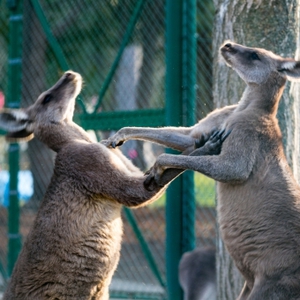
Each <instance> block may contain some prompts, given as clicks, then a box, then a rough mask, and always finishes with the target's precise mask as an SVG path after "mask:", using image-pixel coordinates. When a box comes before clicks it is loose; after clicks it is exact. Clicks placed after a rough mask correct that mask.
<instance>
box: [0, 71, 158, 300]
mask: <svg viewBox="0 0 300 300" xmlns="http://www.w3.org/2000/svg"><path fill="white" fill-rule="evenodd" d="M80 89H81V77H80V75H79V74H76V73H74V72H71V71H69V72H66V73H65V74H64V75H63V76H62V78H61V79H60V80H59V81H58V82H57V83H56V84H55V85H54V86H53V87H52V88H51V89H49V90H48V91H46V92H44V93H43V94H42V95H41V96H40V97H39V99H38V100H37V101H36V103H35V104H33V105H32V106H31V107H29V108H27V109H23V110H4V111H2V112H1V113H0V126H1V127H2V128H5V129H6V130H8V131H9V132H10V133H9V138H10V139H17V138H18V137H21V138H24V136H30V135H32V132H34V134H35V136H36V137H37V138H39V139H40V140H41V141H43V142H44V143H45V144H47V145H48V146H49V147H50V148H51V149H53V150H54V151H56V152H57V156H56V162H55V168H54V174H53V177H52V179H51V183H50V185H49V187H48V190H47V192H46V195H45V197H44V199H43V201H42V203H41V207H40V209H39V211H38V214H37V217H36V220H35V223H34V225H33V228H32V230H31V232H30V234H29V235H28V237H27V239H26V241H25V243H24V246H23V248H22V251H21V253H20V255H19V258H18V261H17V263H16V266H15V268H14V271H13V274H12V277H11V280H10V283H9V285H8V288H7V291H6V293H5V295H4V300H8V299H12V300H25V299H27V300H43V299H53V300H54V299H60V300H67V299H94V300H96V299H98V300H99V299H101V300H104V299H108V297H109V296H108V286H109V284H110V281H111V277H112V275H113V273H114V271H115V269H116V266H117V264H118V261H119V255H120V254H119V253H120V245H121V239H122V220H121V215H120V212H121V208H122V205H126V206H128V207H140V206H142V205H146V204H148V203H150V202H151V201H154V200H155V199H157V198H158V197H159V196H160V195H161V194H162V192H163V191H164V188H161V187H157V188H156V189H155V190H153V191H148V190H146V189H145V188H144V185H143V182H144V175H143V174H142V172H141V171H140V170H139V169H137V168H136V167H135V166H133V165H132V163H131V162H130V161H129V160H127V159H126V158H125V157H124V156H123V155H122V154H121V152H120V151H119V150H111V149H107V148H106V147H105V146H104V145H101V144H99V143H93V142H92V141H91V140H90V138H89V136H88V134H87V133H86V132H85V131H84V130H83V129H82V128H80V127H79V126H77V125H76V124H75V123H73V121H72V116H73V111H74V104H75V98H76V96H77V94H78V93H79V91H80ZM46 97H48V100H49V101H46V100H47V98H46ZM45 99H46V100H45Z"/></svg>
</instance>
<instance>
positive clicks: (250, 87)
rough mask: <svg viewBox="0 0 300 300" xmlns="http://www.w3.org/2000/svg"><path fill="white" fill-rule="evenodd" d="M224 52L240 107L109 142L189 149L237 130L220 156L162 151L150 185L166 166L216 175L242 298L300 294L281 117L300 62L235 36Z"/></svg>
mask: <svg viewBox="0 0 300 300" xmlns="http://www.w3.org/2000/svg"><path fill="white" fill-rule="evenodd" d="M220 51H221V54H222V56H223V57H224V59H225V61H226V63H227V64H228V65H229V66H230V67H232V68H233V69H234V70H235V71H236V72H237V73H238V74H239V75H240V77H241V78H242V79H243V80H244V81H245V82H246V84H247V86H246V89H245V91H244V94H243V96H242V99H241V100H240V102H239V104H238V105H233V106H228V107H225V108H223V109H219V110H216V111H214V112H212V113H211V114H209V115H208V116H207V117H206V118H205V119H203V120H202V121H200V122H199V123H198V124H196V125H195V126H193V127H191V128H161V129H151V128H146V129H143V128H140V129H139V128H132V129H130V128H125V129H122V130H121V131H120V132H119V133H117V134H116V135H115V136H114V137H112V138H110V140H109V141H106V142H105V143H106V145H111V146H114V145H118V144H122V142H123V141H125V140H127V139H135V138H137V139H143V140H150V141H153V142H157V143H161V144H163V145H166V146H168V147H173V148H176V149H178V150H181V151H183V150H186V149H187V148H189V147H192V145H193V143H194V142H195V140H196V139H199V138H200V137H201V136H202V135H203V134H206V133H207V132H209V130H211V128H217V129H227V130H229V129H231V130H232V132H231V134H230V135H229V137H228V138H227V140H226V141H225V142H224V144H223V146H222V151H221V153H220V155H218V156H199V157H196V156H193V157H191V156H187V155H181V156H178V155H169V154H163V155H161V156H159V157H158V159H157V161H156V163H155V165H154V167H153V168H152V169H151V171H150V174H149V176H148V178H147V180H146V182H145V184H146V186H150V187H152V184H153V182H154V183H159V181H160V180H161V178H162V174H163V173H164V171H165V170H166V169H168V168H180V169H192V170H195V171H198V172H201V173H203V174H206V175H208V176H210V177H211V178H213V179H215V180H217V189H218V195H219V201H218V215H219V224H220V229H221V233H222V237H223V240H224V242H225V245H226V247H227V249H228V251H229V253H230V254H231V256H232V257H233V259H234V261H235V264H236V265H237V267H238V269H239V270H240V272H241V273H242V275H243V276H244V278H245V280H246V283H245V287H244V289H243V290H242V292H241V294H240V296H239V298H238V299H239V300H245V299H248V300H261V299H272V300H295V299H300V188H299V186H298V184H297V183H296V180H295V179H294V177H293V174H292V171H291V169H290V167H289V166H288V163H287V160H286V157H285V155H284V151H283V146H282V137H281V132H280V129H279V126H278V120H277V118H276V113H277V109H278V103H279V101H280V98H281V95H282V92H283V89H284V86H285V82H286V79H287V78H288V79H292V78H299V77H300V62H299V61H295V60H293V59H292V58H287V59H285V58H283V57H280V56H278V55H275V54H273V53H272V52H270V51H266V50H264V49H258V48H248V47H245V46H242V45H238V44H235V43H233V42H226V43H225V44H224V45H223V46H222V47H221V49H220ZM181 141H183V143H181Z"/></svg>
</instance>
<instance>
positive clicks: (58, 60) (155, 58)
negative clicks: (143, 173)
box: [0, 0, 215, 299]
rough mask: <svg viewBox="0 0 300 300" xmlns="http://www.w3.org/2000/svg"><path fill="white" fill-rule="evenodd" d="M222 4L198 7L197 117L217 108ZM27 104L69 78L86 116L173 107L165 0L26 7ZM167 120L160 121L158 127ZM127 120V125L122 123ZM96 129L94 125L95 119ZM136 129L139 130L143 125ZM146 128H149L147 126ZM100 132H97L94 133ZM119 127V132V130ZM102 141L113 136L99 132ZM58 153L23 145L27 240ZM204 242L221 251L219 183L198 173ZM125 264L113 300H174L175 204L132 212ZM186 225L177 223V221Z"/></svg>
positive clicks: (4, 15)
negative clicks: (169, 222)
mask: <svg viewBox="0 0 300 300" xmlns="http://www.w3.org/2000/svg"><path fill="white" fill-rule="evenodd" d="M9 2H10V1H7V2H6V1H0V70H1V72H0V107H3V106H4V101H5V93H6V91H7V84H8V82H7V65H8V64H7V62H8V40H9V20H10V19H9V9H8V6H7V4H8V3H9ZM213 15H214V8H213V2H212V0H198V1H197V34H198V37H197V90H196V93H197V96H196V114H197V116H196V117H197V119H201V118H203V117H204V116H205V115H206V114H207V113H208V112H209V111H211V110H212V109H213V103H212V63H211V60H212V56H211V53H212V49H211V47H212V43H211V36H212V26H213ZM22 21H23V40H22V97H21V99H20V106H21V107H26V106H28V105H30V104H31V103H33V102H34V101H35V100H36V99H37V97H38V96H39V94H40V93H41V92H42V91H44V90H46V89H48V88H49V87H50V86H51V85H52V84H53V83H55V82H56V80H57V79H58V78H59V76H60V75H61V73H62V71H63V70H66V69H72V70H74V71H76V72H79V73H80V74H82V76H83V78H84V82H85V84H84V88H83V91H82V93H81V95H80V98H79V99H78V101H77V106H76V113H77V115H80V114H81V115H82V114H86V113H92V112H94V113H106V112H107V113H110V112H112V113H115V112H118V111H120V112H122V111H135V110H138V109H149V110H151V109H153V110H157V112H159V111H161V110H162V109H163V108H164V105H165V73H166V72H165V59H166V57H165V0H155V1H137V0H102V1H91V0H87V1H79V0H76V1H70V0H66V1H58V0H52V1H46V0H39V1H38V0H24V1H23V15H22ZM158 118H159V116H158V115H156V113H154V118H153V124H156V119H158ZM121 119H122V114H120V120H118V121H120V122H121V121H122V120H121ZM87 122H89V120H87ZM130 125H131V126H134V125H136V124H135V123H134V119H133V123H132V124H130ZM139 126H140V125H139ZM88 127H89V128H91V129H93V125H91V126H88ZM116 127H117V126H116ZM90 132H91V134H92V135H93V136H94V137H95V139H98V140H99V139H102V138H105V137H107V136H108V135H110V134H111V133H112V131H111V130H110V128H105V129H103V130H90ZM0 139H1V141H0V162H1V170H0V204H1V205H0V236H1V239H0V290H4V288H5V284H6V280H7V278H8V272H7V260H8V257H9V253H8V247H7V244H8V243H7V241H8V235H7V222H8V221H7V218H8V216H7V207H8V193H7V189H8V183H7V182H8V180H9V179H8V170H9V164H8V158H7V149H8V145H7V143H6V142H5V140H4V137H3V136H1V137H0ZM122 148H123V151H124V153H125V155H127V156H128V157H129V158H131V159H132V160H133V161H134V163H135V164H136V165H138V166H139V167H140V168H142V169H144V170H146V169H147V168H149V167H150V166H151V165H152V164H153V162H154V161H155V158H156V157H157V156H158V155H159V154H160V153H163V152H164V149H163V148H162V147H160V146H157V145H152V144H150V143H141V142H136V141H132V142H128V143H126V144H125V145H124V146H123V147H122ZM54 158H55V155H54V152H52V151H50V150H49V149H47V148H46V147H45V146H44V145H43V144H42V143H40V142H39V141H38V140H35V139H34V140H32V141H30V142H28V143H22V144H21V145H20V163H19V165H20V171H19V186H18V192H19V198H20V206H21V215H20V233H21V236H22V240H24V239H25V238H26V235H27V234H28V232H29V230H30V228H31V226H32V222H33V220H34V218H35V214H36V211H37V209H38V206H39V204H40V202H41V200H42V198H43V195H44V193H45V190H46V188H47V185H48V183H49V181H50V178H51V175H52V171H53V163H54ZM194 178H195V195H196V224H195V231H196V244H197V246H207V245H214V243H215V241H214V238H215V209H214V203H215V192H214V182H213V181H212V180H210V179H208V178H206V177H204V176H202V175H200V174H195V175H194ZM123 220H124V237H123V244H122V252H121V260H120V263H119V266H118V269H117V271H116V273H115V275H114V278H113V282H112V285H111V297H112V298H126V299H165V298H166V290H165V276H166V269H165V255H166V253H165V239H166V237H165V196H163V197H162V198H161V199H160V200H158V201H157V202H155V203H153V204H152V205H150V206H148V207H145V208H141V209H138V210H134V211H131V210H124V213H123ZM174 222H176V220H174Z"/></svg>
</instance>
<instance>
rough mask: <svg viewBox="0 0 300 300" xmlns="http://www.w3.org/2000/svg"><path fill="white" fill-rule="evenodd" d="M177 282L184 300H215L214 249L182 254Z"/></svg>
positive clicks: (197, 249)
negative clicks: (182, 292)
mask: <svg viewBox="0 0 300 300" xmlns="http://www.w3.org/2000/svg"><path fill="white" fill-rule="evenodd" d="M179 282H180V285H181V287H182V289H183V291H184V300H216V299H217V293H216V290H217V282H216V249H215V248H214V247H207V248H196V249H194V250H193V251H190V252H186V253H184V254H183V256H182V258H181V260H180V263H179Z"/></svg>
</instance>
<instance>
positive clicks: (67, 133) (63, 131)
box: [35, 121, 92, 152]
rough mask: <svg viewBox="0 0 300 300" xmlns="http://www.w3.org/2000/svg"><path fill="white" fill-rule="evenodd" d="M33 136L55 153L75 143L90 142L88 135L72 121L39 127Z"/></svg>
mask: <svg viewBox="0 0 300 300" xmlns="http://www.w3.org/2000/svg"><path fill="white" fill-rule="evenodd" d="M35 135H36V136H37V138H38V139H39V140H40V141H42V142H43V143H45V144H46V145H47V146H48V147H49V148H50V149H52V150H53V151H55V152H58V151H59V150H60V149H62V148H63V147H64V146H66V145H68V144H70V143H73V142H76V141H83V142H88V143H91V142H92V141H91V139H90V138H89V136H88V134H87V133H86V132H85V131H84V130H83V129H82V128H81V127H80V126H78V125H77V124H75V123H74V122H73V121H63V122H60V123H54V124H51V125H47V126H43V127H40V128H39V130H38V131H37V132H35Z"/></svg>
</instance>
